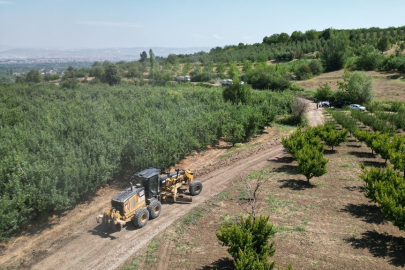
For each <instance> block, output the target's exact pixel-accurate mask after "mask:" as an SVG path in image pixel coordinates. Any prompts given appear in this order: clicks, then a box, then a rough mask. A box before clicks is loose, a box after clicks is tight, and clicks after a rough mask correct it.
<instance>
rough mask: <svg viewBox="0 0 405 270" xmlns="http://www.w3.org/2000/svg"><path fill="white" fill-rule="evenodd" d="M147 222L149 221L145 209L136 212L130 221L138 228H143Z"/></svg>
mask: <svg viewBox="0 0 405 270" xmlns="http://www.w3.org/2000/svg"><path fill="white" fill-rule="evenodd" d="M148 221H149V212H148V210H146V209H145V208H142V209H139V210H138V211H136V213H135V216H134V218H133V219H132V222H133V223H134V225H135V226H136V227H138V228H142V227H143V226H145V225H146V224H147V223H148Z"/></svg>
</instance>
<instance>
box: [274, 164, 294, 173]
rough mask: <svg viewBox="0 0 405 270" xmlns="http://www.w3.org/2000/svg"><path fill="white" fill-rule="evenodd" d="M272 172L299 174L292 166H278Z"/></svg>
mask: <svg viewBox="0 0 405 270" xmlns="http://www.w3.org/2000/svg"><path fill="white" fill-rule="evenodd" d="M274 172H278V173H280V172H282V173H287V174H290V175H297V174H299V172H298V171H297V166H294V165H283V166H280V167H278V168H276V169H274Z"/></svg>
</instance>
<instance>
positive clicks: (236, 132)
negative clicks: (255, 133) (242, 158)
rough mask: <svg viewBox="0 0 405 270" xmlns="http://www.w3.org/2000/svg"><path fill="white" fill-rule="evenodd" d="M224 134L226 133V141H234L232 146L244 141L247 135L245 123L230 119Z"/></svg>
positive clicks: (224, 128)
mask: <svg viewBox="0 0 405 270" xmlns="http://www.w3.org/2000/svg"><path fill="white" fill-rule="evenodd" d="M223 134H224V135H225V141H227V142H230V143H232V146H235V144H236V143H240V142H243V141H244V139H245V135H246V133H245V128H244V127H243V125H242V124H239V123H237V122H236V121H230V122H228V123H227V124H225V126H224V127H223Z"/></svg>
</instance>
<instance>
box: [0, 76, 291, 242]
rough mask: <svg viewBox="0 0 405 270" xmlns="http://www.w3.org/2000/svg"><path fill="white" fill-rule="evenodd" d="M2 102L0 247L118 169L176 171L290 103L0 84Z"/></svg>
mask: <svg viewBox="0 0 405 270" xmlns="http://www.w3.org/2000/svg"><path fill="white" fill-rule="evenodd" d="M68 80H75V79H73V78H70V79H66V81H68ZM0 97H1V98H0V128H1V130H2V132H1V133H0V141H1V144H0V174H1V175H0V179H2V181H0V203H1V205H2V209H1V210H0V226H1V227H0V238H3V237H6V236H7V235H8V234H9V233H10V232H12V231H14V230H15V229H16V228H17V227H19V226H20V225H21V224H23V223H24V222H26V221H27V220H28V219H29V218H31V217H35V216H37V215H38V214H40V213H41V212H47V211H50V210H64V209H68V208H70V207H72V206H74V205H75V203H76V202H77V201H78V200H79V199H80V198H83V196H85V195H86V194H91V193H92V192H94V191H95V190H96V189H97V188H98V187H99V186H100V185H102V184H105V183H106V182H107V181H108V180H110V179H111V177H112V175H113V173H115V172H118V171H120V170H122V168H127V166H130V168H131V169H133V170H134V171H139V170H142V169H144V168H148V167H157V168H167V167H170V166H172V165H173V164H176V163H177V162H179V161H180V159H182V158H184V157H185V156H186V155H187V154H188V153H190V152H191V151H193V150H199V149H204V148H205V147H206V146H207V145H210V144H213V143H214V142H215V141H216V140H217V139H218V138H221V137H222V136H223V130H226V128H225V126H226V125H227V123H238V124H240V125H242V126H243V138H242V140H243V141H247V140H249V138H250V137H251V136H252V135H253V134H255V133H257V132H259V131H260V130H261V129H262V128H263V127H264V126H265V125H266V124H267V123H268V121H270V120H272V119H274V116H275V115H278V114H284V113H288V112H289V108H290V105H291V102H293V100H294V96H293V95H292V94H291V93H289V92H283V93H274V92H269V91H252V101H251V102H252V103H251V104H246V105H242V104H241V105H232V103H230V102H224V100H223V98H222V89H220V88H218V87H214V88H206V87H196V86H191V85H190V86H182V87H179V86H167V87H150V86H144V87H140V86H135V85H115V86H111V87H110V86H108V85H104V84H96V85H91V84H86V85H78V87H77V88H74V89H70V88H64V89H63V90H61V89H60V88H59V87H58V86H56V85H54V84H49V85H48V84H47V85H42V84H29V85H28V84H9V85H6V84H2V85H0ZM241 132H242V131H241ZM228 135H229V134H228ZM239 139H240V138H239ZM239 139H238V140H239Z"/></svg>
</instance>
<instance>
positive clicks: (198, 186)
mask: <svg viewBox="0 0 405 270" xmlns="http://www.w3.org/2000/svg"><path fill="white" fill-rule="evenodd" d="M202 189H203V185H202V183H201V182H200V181H194V182H193V183H191V185H190V187H189V191H190V194H191V195H193V196H197V195H198V194H200V193H201V191H202Z"/></svg>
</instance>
